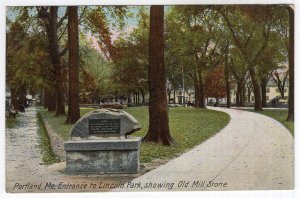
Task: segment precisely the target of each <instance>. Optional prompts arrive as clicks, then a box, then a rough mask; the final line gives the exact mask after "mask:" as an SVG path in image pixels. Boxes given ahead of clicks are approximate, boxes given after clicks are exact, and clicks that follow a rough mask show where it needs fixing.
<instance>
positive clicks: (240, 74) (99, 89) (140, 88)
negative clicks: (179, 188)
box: [6, 5, 294, 145]
mask: <svg viewBox="0 0 300 198" xmlns="http://www.w3.org/2000/svg"><path fill="white" fill-rule="evenodd" d="M11 9H12V10H13V12H14V13H17V14H15V18H14V19H9V18H7V30H6V33H7V73H6V75H7V82H8V83H9V85H10V88H11V96H12V104H13V105H15V107H16V106H17V105H18V103H24V100H26V98H24V97H26V93H27V91H28V90H29V91H30V92H31V93H35V92H37V91H39V90H43V92H44V99H45V100H44V104H43V105H44V107H45V108H48V110H49V111H55V112H56V116H59V115H65V114H66V112H65V103H66V102H68V116H67V120H66V122H68V123H75V122H76V121H77V120H78V119H79V118H80V111H79V100H80V97H79V93H80V92H81V93H82V92H83V93H85V92H87V91H89V92H91V93H93V94H94V95H95V98H99V95H112V96H116V97H117V96H125V97H128V98H130V95H131V94H132V93H141V95H142V98H143V102H144V100H145V95H146V94H149V130H148V134H147V135H146V137H145V138H144V140H145V141H152V142H158V143H162V144H164V145H171V144H172V143H174V139H173V138H172V137H171V135H170V130H169V125H168V109H167V105H168V104H167V95H169V96H170V94H171V91H172V90H173V91H174V90H176V89H178V87H180V86H183V85H182V83H181V79H182V77H184V78H185V80H186V81H185V82H186V83H185V85H184V87H189V88H192V89H193V90H194V95H195V103H194V107H195V108H205V105H206V104H205V98H206V97H216V98H218V97H225V96H226V97H227V107H230V106H231V103H230V95H231V94H230V92H231V90H232V89H233V86H234V85H235V86H236V87H237V90H236V104H237V106H239V105H243V100H244V98H245V89H246V88H249V90H253V93H254V97H255V106H254V108H255V110H256V111H260V110H262V107H264V106H265V105H266V87H267V82H268V81H269V80H270V79H273V81H274V82H276V84H277V85H278V88H280V90H282V87H283V89H284V86H285V83H286V81H287V79H288V81H289V99H288V105H289V113H288V118H287V120H289V121H291V120H293V119H294V84H293V83H294V41H293V39H294V38H293V37H294V36H293V34H294V11H293V9H292V8H291V7H289V6H286V5H266V6H265V5H255V6H251V5H247V6H245V5H243V6H242V5H234V6H232V5H228V6H211V5H210V6H206V5H201V6H200V5H199V6H196V5H194V6H167V7H165V8H164V6H150V8H149V7H147V6H143V7H128V6H83V7H77V6H68V7H58V6H37V7H16V8H11ZM128 21H129V22H132V21H136V24H135V25H131V26H132V27H131V26H130V23H129V22H128ZM112 27H114V28H116V29H118V35H117V37H116V38H113V33H112V32H113V31H114V30H113V28H112ZM126 27H127V28H128V27H131V29H130V30H126ZM88 35H90V38H89V36H88ZM95 41H96V45H97V49H95V47H92V45H93V43H95ZM287 63H288V66H285V65H286V64H287ZM280 71H287V72H288V73H287V72H286V73H284V74H283V75H282V72H280ZM169 98H170V97H169Z"/></svg>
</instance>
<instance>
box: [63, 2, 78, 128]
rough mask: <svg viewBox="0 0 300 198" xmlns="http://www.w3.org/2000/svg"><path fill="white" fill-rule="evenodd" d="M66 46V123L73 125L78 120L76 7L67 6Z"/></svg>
mask: <svg viewBox="0 0 300 198" xmlns="http://www.w3.org/2000/svg"><path fill="white" fill-rule="evenodd" d="M68 46H69V110H68V117H67V121H66V122H68V123H71V124H73V123H75V122H77V120H78V119H79V118H80V109H79V77H78V67H79V65H78V61H79V53H78V50H79V38H78V14H77V6H68Z"/></svg>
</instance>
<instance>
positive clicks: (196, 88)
mask: <svg viewBox="0 0 300 198" xmlns="http://www.w3.org/2000/svg"><path fill="white" fill-rule="evenodd" d="M193 80H194V88H195V104H194V107H195V108H199V103H200V102H199V98H200V97H199V80H198V75H197V71H196V68H194V78H193Z"/></svg>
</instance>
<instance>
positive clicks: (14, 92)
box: [10, 86, 18, 109]
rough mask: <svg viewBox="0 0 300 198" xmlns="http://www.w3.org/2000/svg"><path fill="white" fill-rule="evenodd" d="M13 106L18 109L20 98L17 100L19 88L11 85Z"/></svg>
mask: <svg viewBox="0 0 300 198" xmlns="http://www.w3.org/2000/svg"><path fill="white" fill-rule="evenodd" d="M10 90H11V104H10V106H11V108H13V109H18V100H17V90H16V89H15V88H14V87H13V86H11V88H10Z"/></svg>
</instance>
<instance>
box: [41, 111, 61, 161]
mask: <svg viewBox="0 0 300 198" xmlns="http://www.w3.org/2000/svg"><path fill="white" fill-rule="evenodd" d="M37 117H38V125H39V129H38V135H39V137H40V138H39V142H40V147H41V149H42V154H43V162H44V164H47V165H48V164H53V163H56V162H59V161H60V160H59V159H58V157H56V156H55V154H54V153H53V150H52V147H51V141H50V138H49V136H48V133H47V131H46V128H45V125H44V122H43V120H42V117H41V115H40V114H39V113H38V114H37Z"/></svg>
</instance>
